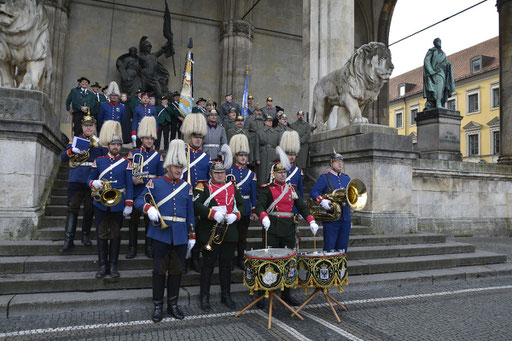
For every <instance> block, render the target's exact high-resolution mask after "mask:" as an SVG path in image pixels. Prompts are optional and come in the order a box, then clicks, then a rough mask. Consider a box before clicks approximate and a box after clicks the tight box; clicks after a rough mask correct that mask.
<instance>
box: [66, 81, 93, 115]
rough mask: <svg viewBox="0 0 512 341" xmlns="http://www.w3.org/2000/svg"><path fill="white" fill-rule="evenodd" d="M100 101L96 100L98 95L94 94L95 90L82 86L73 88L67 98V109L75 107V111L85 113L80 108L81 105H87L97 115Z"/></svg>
mask: <svg viewBox="0 0 512 341" xmlns="http://www.w3.org/2000/svg"><path fill="white" fill-rule="evenodd" d="M97 104H98V101H97V100H96V96H94V94H93V92H92V91H90V90H87V89H86V90H82V88H80V87H77V88H73V89H71V91H70V92H69V95H68V97H67V98H66V110H68V111H69V109H70V108H72V109H73V111H74V113H79V112H81V113H83V114H84V115H85V114H87V113H84V112H83V111H81V110H80V107H82V106H86V107H88V108H89V109H90V111H91V114H92V115H94V116H96V115H97V114H98V106H97Z"/></svg>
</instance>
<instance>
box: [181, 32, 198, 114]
mask: <svg viewBox="0 0 512 341" xmlns="http://www.w3.org/2000/svg"><path fill="white" fill-rule="evenodd" d="M192 46H193V44H192V38H190V40H189V42H188V46H187V48H188V52H187V58H186V60H185V71H184V72H183V86H182V87H181V92H180V104H179V108H178V110H179V111H180V113H181V115H183V117H185V116H187V115H188V114H190V112H191V111H192V105H193V103H194V88H193V86H194V82H193V75H194V73H193V66H194V55H193V53H192Z"/></svg>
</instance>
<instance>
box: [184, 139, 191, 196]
mask: <svg viewBox="0 0 512 341" xmlns="http://www.w3.org/2000/svg"><path fill="white" fill-rule="evenodd" d="M185 147H186V148H187V182H188V184H189V185H190V186H192V178H191V177H190V145H189V144H188V143H186V142H185Z"/></svg>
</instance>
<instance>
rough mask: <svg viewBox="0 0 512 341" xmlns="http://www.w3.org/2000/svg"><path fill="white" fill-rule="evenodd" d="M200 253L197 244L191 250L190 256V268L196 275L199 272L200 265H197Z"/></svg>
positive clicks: (199, 247)
mask: <svg viewBox="0 0 512 341" xmlns="http://www.w3.org/2000/svg"><path fill="white" fill-rule="evenodd" d="M200 253H201V246H199V245H198V244H197V243H196V245H194V247H193V248H192V250H191V252H190V255H191V262H190V263H191V268H192V269H194V270H195V271H196V272H197V273H200V272H201V264H200V263H199V254H200Z"/></svg>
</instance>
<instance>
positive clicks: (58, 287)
mask: <svg viewBox="0 0 512 341" xmlns="http://www.w3.org/2000/svg"><path fill="white" fill-rule="evenodd" d="M505 261H506V256H505V255H501V254H496V253H493V252H486V251H476V252H474V253H464V254H445V255H431V256H415V257H398V258H382V259H361V260H353V261H352V260H350V261H348V264H347V266H348V269H349V272H350V274H351V275H370V274H382V273H391V272H403V271H422V270H432V269H450V268H455V267H461V266H474V265H487V264H496V263H503V262H505ZM120 273H121V278H119V279H112V278H105V279H100V280H98V279H96V278H95V277H94V275H95V271H83V272H45V273H28V274H3V275H0V295H6V294H23V293H42V292H59V291H69V288H73V289H74V290H75V291H93V290H112V289H134V288H137V289H140V288H149V287H150V286H151V269H150V268H146V269H138V270H123V269H120ZM199 277H200V275H199V274H198V273H195V272H189V273H188V274H187V275H185V276H183V278H182V285H183V286H197V285H199V279H200V278H199ZM232 282H233V283H241V282H242V271H241V270H240V269H238V268H236V267H235V270H233V272H232ZM213 283H214V284H217V283H218V271H217V268H216V270H215V274H214V279H213Z"/></svg>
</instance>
